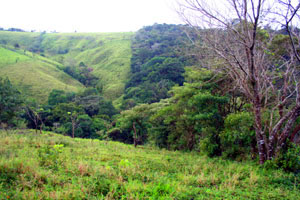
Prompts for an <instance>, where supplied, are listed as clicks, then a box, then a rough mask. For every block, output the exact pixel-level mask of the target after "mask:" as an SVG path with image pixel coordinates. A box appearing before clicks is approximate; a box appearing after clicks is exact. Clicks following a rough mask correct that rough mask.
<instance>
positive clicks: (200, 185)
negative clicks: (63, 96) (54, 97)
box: [0, 130, 300, 200]
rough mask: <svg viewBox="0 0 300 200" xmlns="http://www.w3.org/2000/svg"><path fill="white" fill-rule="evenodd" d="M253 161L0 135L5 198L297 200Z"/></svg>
mask: <svg viewBox="0 0 300 200" xmlns="http://www.w3.org/2000/svg"><path fill="white" fill-rule="evenodd" d="M299 189H300V185H299V177H298V178H297V177H296V176H294V175H293V174H286V173H283V172H281V171H268V170H265V169H263V168H262V167H259V166H257V165H255V164H254V163H238V162H232V161H225V160H222V159H219V158H217V159H210V158H207V157H204V156H200V155H199V154H197V153H184V152H170V151H166V150H159V149H155V148H151V147H145V146H143V147H142V146H139V147H138V148H134V147H133V146H131V145H125V144H121V143H117V142H108V141H99V140H90V139H77V138H76V139H72V138H69V137H65V136H61V135H57V134H54V133H50V132H48V133H43V134H42V135H39V134H35V133H34V132H33V131H30V130H20V131H9V132H5V131H0V199H164V200H166V199H299Z"/></svg>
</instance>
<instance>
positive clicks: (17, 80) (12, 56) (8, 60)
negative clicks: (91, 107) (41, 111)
mask: <svg viewBox="0 0 300 200" xmlns="http://www.w3.org/2000/svg"><path fill="white" fill-rule="evenodd" d="M57 66H58V65H57V64H56V62H54V61H51V60H49V59H47V58H44V57H41V56H38V55H34V54H32V53H30V52H25V53H23V54H21V53H20V52H18V51H16V52H14V51H11V50H8V49H5V48H1V47H0V76H1V77H8V78H9V79H10V80H11V82H12V83H13V84H14V85H16V86H17V88H18V89H19V90H20V91H22V93H23V94H24V95H25V96H27V97H34V98H36V99H37V100H39V101H40V102H41V103H45V102H46V101H47V99H48V95H49V93H50V92H51V91H52V89H61V90H65V91H74V92H78V91H80V90H83V88H84V86H83V85H82V84H81V83H79V82H78V81H76V80H74V79H73V78H72V77H70V76H69V75H67V74H66V73H64V72H63V71H62V70H60V69H58V67H57Z"/></svg>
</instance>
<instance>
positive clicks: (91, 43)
mask: <svg viewBox="0 0 300 200" xmlns="http://www.w3.org/2000/svg"><path fill="white" fill-rule="evenodd" d="M132 36H133V33H29V32H8V31H0V45H1V46H2V47H3V48H6V49H10V50H14V51H19V52H22V53H24V54H26V55H27V54H31V55H35V57H36V58H38V59H31V61H30V63H28V62H29V58H26V59H27V61H26V63H27V65H26V66H27V67H28V66H35V68H36V67H37V66H41V65H42V63H43V64H44V63H47V64H49V65H47V66H46V67H49V66H50V65H51V66H52V65H53V66H59V67H58V68H57V69H58V70H59V69H62V68H63V66H71V67H73V66H78V65H79V63H81V62H84V63H85V65H87V66H88V67H89V68H92V69H93V71H92V73H93V74H94V75H95V76H97V77H98V78H99V79H100V83H101V84H102V85H103V95H104V96H105V97H107V98H108V99H110V100H116V99H117V98H119V97H120V96H121V95H122V94H123V91H124V86H125V81H126V80H127V79H128V76H129V73H130V59H131V37H132ZM3 48H2V49H3ZM24 50H25V51H24ZM32 52H33V53H34V54H32ZM16 53H18V52H16ZM38 55H42V56H38ZM3 57H5V56H2V58H3ZM27 57H28V56H27ZM2 58H1V59H2ZM20 59H21V58H20ZM22 59H24V61H25V60H26V59H25V58H24V57H22ZM15 61H16V60H14V59H13V58H12V61H11V62H15ZM20 61H21V60H20ZM0 62H2V63H3V64H2V66H5V67H6V65H8V64H9V65H12V64H13V63H8V64H5V62H4V61H0ZM22 62H23V61H22ZM17 66H18V67H17V68H18V70H21V69H24V70H25V68H22V67H21V65H20V64H18V65H17ZM50 68H51V67H50ZM61 71H62V70H61ZM14 73H16V71H12V72H11V73H8V72H4V68H3V69H1V74H0V76H4V75H8V76H9V77H14ZM32 73H33V74H34V73H35V72H33V71H32ZM33 74H31V75H33ZM37 76H39V75H38V74H37ZM61 76H63V75H62V74H60V75H58V76H57V77H61ZM16 77H18V78H15V79H18V80H19V79H20V77H19V76H17V75H16ZM55 77H56V76H55ZM31 80H32V79H31ZM67 82H71V81H70V80H68V81H67ZM73 82H74V83H75V82H76V81H75V80H73ZM74 83H72V84H74ZM24 84H25V85H27V86H26V87H29V86H32V92H33V94H35V93H36V90H38V89H37V88H35V87H34V86H36V82H34V83H33V82H32V83H31V81H30V80H29V82H24ZM72 84H71V86H70V88H66V89H67V90H71V91H74V88H71V87H72ZM75 85H77V86H78V87H79V88H82V87H83V86H82V85H80V84H75ZM77 86H75V87H77ZM61 88H62V87H61V86H60V87H57V89H61ZM77 89H78V88H77ZM22 90H23V91H25V92H26V93H27V92H28V91H26V90H24V88H22ZM38 98H40V97H38Z"/></svg>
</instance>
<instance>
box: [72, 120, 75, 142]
mask: <svg viewBox="0 0 300 200" xmlns="http://www.w3.org/2000/svg"><path fill="white" fill-rule="evenodd" d="M74 137H75V121H74V119H72V138H74Z"/></svg>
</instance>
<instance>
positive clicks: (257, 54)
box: [178, 0, 300, 164]
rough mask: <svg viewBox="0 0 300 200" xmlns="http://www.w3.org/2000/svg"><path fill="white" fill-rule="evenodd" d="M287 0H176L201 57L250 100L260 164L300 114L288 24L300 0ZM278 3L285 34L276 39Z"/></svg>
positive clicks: (295, 57) (286, 136) (276, 150)
mask: <svg viewBox="0 0 300 200" xmlns="http://www.w3.org/2000/svg"><path fill="white" fill-rule="evenodd" d="M286 1H287V4H283V3H284V2H283V1H276V2H275V1H266V0H223V1H207V0H182V1H181V2H178V5H179V9H178V13H179V14H180V16H181V17H182V19H183V20H184V21H185V22H186V23H187V24H189V25H190V26H191V27H193V30H194V33H195V32H196V33H197V34H199V37H198V38H201V45H199V48H198V50H199V52H205V53H206V55H204V56H200V57H205V58H206V59H207V60H209V62H207V65H209V67H210V69H212V70H214V71H215V72H217V73H222V74H224V75H226V76H228V77H229V78H230V79H231V80H232V82H233V88H234V89H235V90H239V91H241V92H242V94H243V95H244V96H245V97H247V99H248V101H249V102H250V103H251V105H252V108H253V109H252V111H253V115H254V119H255V123H254V124H255V132H256V141H257V147H258V153H259V162H260V164H263V163H264V162H265V161H266V160H268V159H269V160H270V159H272V158H274V156H276V155H277V154H278V153H279V152H280V150H281V148H282V147H283V146H284V145H285V144H286V141H287V139H289V138H290V137H291V136H292V135H293V134H292V132H293V130H294V126H295V122H296V120H297V118H298V117H299V116H300V94H299V89H300V85H299V81H298V79H299V77H298V73H299V70H298V69H297V64H299V61H300V60H299V56H298V53H297V49H296V47H295V46H296V45H295V44H294V41H295V39H294V37H295V35H294V34H292V30H291V26H290V23H291V21H292V20H293V19H294V17H295V16H296V14H297V12H298V9H299V5H300V4H299V5H297V6H296V7H295V8H294V7H292V6H290V5H291V2H290V1H289V0H286ZM289 3H290V4H289ZM282 5H285V11H286V13H287V14H286V15H282V14H281V15H280V16H281V17H284V19H285V22H286V23H285V27H286V30H287V32H289V37H290V38H289V39H288V38H287V37H286V36H284V35H283V36H282V37H281V38H280V39H279V38H278V35H279V34H278V33H277V32H276V31H274V30H272V28H273V29H274V27H275V26H276V25H278V23H276V21H278V12H275V13H274V12H273V11H274V10H275V11H276V10H278V9H279V10H280V9H282V8H283V6H282ZM291 13H292V14H291ZM263 26H268V27H272V28H266V29H263V28H262V27H263ZM297 41H300V40H297ZM194 44H197V42H196V41H194ZM276 44H277V45H279V47H280V48H281V49H284V51H279V50H278V48H276V47H277V46H276ZM265 115H267V116H268V117H267V118H266V119H264V116H265Z"/></svg>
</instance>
